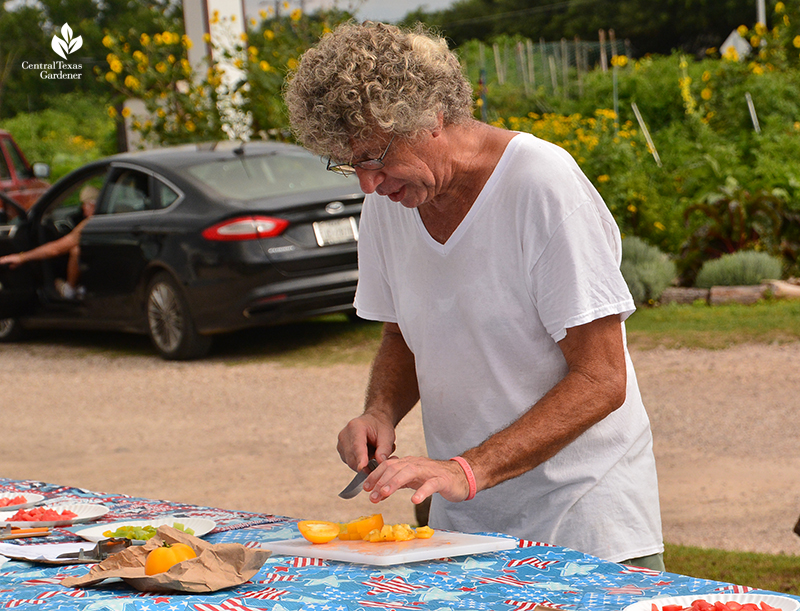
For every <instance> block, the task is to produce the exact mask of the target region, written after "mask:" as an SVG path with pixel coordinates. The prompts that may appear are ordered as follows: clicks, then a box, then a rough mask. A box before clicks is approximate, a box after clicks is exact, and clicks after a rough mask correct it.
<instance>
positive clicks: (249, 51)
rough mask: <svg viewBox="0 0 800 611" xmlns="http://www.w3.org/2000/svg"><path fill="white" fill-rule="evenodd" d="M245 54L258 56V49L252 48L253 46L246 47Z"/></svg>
mask: <svg viewBox="0 0 800 611" xmlns="http://www.w3.org/2000/svg"><path fill="white" fill-rule="evenodd" d="M247 52H248V53H249V54H250V55H258V49H257V48H256V47H253V46H249V47H247Z"/></svg>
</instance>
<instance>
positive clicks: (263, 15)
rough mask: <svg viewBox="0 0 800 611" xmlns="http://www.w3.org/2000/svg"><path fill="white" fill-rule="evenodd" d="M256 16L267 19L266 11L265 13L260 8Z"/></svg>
mask: <svg viewBox="0 0 800 611" xmlns="http://www.w3.org/2000/svg"><path fill="white" fill-rule="evenodd" d="M258 16H259V17H261V19H266V18H267V11H265V10H264V9H263V8H262V9H261V10H260V11H258Z"/></svg>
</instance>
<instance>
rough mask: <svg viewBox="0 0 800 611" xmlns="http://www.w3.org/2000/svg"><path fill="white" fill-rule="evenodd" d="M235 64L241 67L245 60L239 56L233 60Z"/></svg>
mask: <svg viewBox="0 0 800 611" xmlns="http://www.w3.org/2000/svg"><path fill="white" fill-rule="evenodd" d="M233 65H234V66H236V67H237V68H241V67H242V66H244V62H243V61H242V60H241V58H239V57H237V58H236V59H235V60H233Z"/></svg>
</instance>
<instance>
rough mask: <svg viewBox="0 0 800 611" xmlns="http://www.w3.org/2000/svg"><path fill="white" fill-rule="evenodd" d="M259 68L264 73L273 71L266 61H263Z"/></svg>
mask: <svg viewBox="0 0 800 611" xmlns="http://www.w3.org/2000/svg"><path fill="white" fill-rule="evenodd" d="M258 67H259V68H261V69H262V70H263V71H264V72H269V71H270V69H271V66H270V65H269V62H267V61H264V60H263V59H262V60H261V63H260V64H258Z"/></svg>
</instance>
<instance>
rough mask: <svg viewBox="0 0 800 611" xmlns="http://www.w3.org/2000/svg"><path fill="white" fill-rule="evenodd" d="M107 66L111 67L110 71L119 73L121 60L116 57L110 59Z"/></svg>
mask: <svg viewBox="0 0 800 611" xmlns="http://www.w3.org/2000/svg"><path fill="white" fill-rule="evenodd" d="M109 67H110V68H111V71H112V72H115V73H117V74H119V73H120V72H122V62H121V61H119V60H118V59H115V60H114V61H112V62H111V63H110V64H109Z"/></svg>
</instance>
